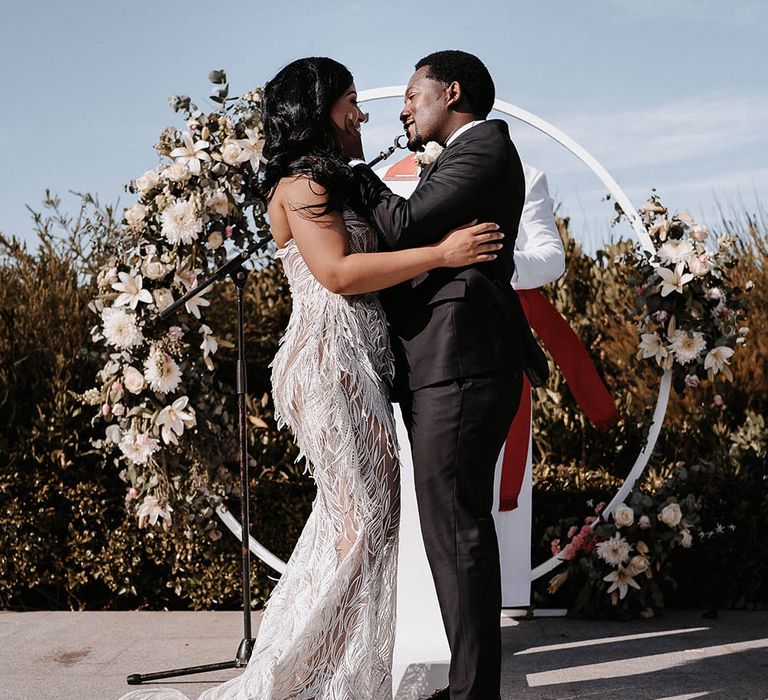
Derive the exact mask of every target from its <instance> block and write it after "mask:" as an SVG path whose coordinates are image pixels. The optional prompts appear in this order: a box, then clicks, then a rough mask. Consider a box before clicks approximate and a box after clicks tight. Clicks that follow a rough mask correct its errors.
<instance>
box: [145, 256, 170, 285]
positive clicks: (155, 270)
mask: <svg viewBox="0 0 768 700" xmlns="http://www.w3.org/2000/svg"><path fill="white" fill-rule="evenodd" d="M170 270H171V268H170V267H169V266H167V265H163V263H162V262H160V259H159V258H157V257H156V256H154V255H153V256H151V257H149V258H147V259H146V260H145V261H144V262H143V263H142V265H141V273H142V274H143V275H144V276H145V277H148V278H149V279H151V280H161V279H163V277H165V276H166V275H167V274H168V273H169V272H170Z"/></svg>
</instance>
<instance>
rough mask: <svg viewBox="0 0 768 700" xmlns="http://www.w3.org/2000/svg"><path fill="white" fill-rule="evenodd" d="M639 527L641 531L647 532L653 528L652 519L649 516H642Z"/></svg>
mask: <svg viewBox="0 0 768 700" xmlns="http://www.w3.org/2000/svg"><path fill="white" fill-rule="evenodd" d="M637 525H638V527H639V528H640V529H641V530H647V529H648V528H649V527H650V526H651V519H650V518H649V517H648V516H647V515H641V516H640V520H638V521H637Z"/></svg>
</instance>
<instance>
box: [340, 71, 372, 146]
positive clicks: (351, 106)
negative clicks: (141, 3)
mask: <svg viewBox="0 0 768 700" xmlns="http://www.w3.org/2000/svg"><path fill="white" fill-rule="evenodd" d="M366 119H367V116H366V114H365V112H363V111H361V109H360V107H358V105H357V88H356V87H355V84H354V83H352V84H351V85H350V86H349V87H348V88H347V89H346V91H345V92H344V94H343V95H342V96H341V97H340V98H339V99H338V100H336V102H334V103H333V105H332V106H331V125H332V126H333V131H334V134H335V135H336V140H337V141H338V142H339V145H343V137H344V136H353V137H354V136H357V135H359V133H360V125H361V124H362V123H363V122H365V121H366Z"/></svg>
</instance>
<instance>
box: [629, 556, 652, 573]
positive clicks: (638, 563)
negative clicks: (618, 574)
mask: <svg viewBox="0 0 768 700" xmlns="http://www.w3.org/2000/svg"><path fill="white" fill-rule="evenodd" d="M649 566H650V562H649V561H648V558H647V557H644V556H643V555H642V554H636V555H635V556H634V557H632V559H630V560H629V565H628V566H627V570H628V571H630V572H631V575H632V576H637V574H642V573H643V572H644V571H647V570H648V567H649Z"/></svg>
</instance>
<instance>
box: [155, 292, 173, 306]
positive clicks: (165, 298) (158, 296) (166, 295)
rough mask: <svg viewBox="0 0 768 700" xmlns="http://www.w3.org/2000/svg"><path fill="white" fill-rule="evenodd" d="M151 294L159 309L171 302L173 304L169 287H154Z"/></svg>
mask: <svg viewBox="0 0 768 700" xmlns="http://www.w3.org/2000/svg"><path fill="white" fill-rule="evenodd" d="M152 296H153V297H154V299H155V304H156V305H157V308H158V310H159V311H162V310H163V309H167V308H168V307H169V306H170V305H171V304H173V294H171V290H170V289H165V288H164V287H163V288H161V289H155V290H154V291H153V292H152Z"/></svg>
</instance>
